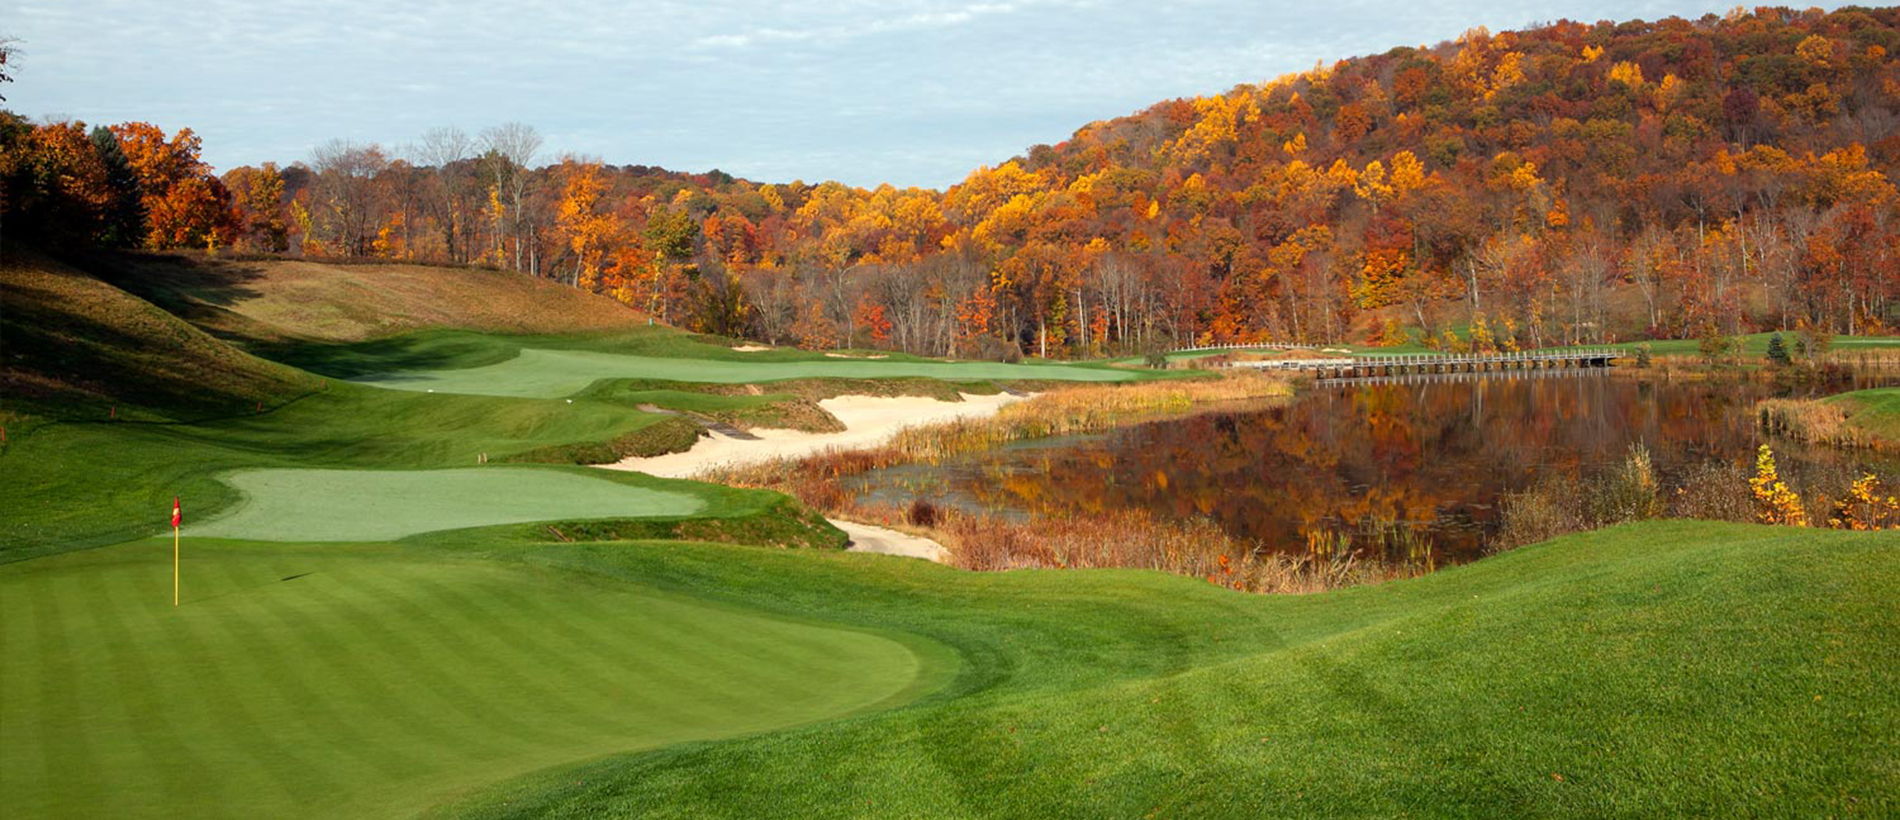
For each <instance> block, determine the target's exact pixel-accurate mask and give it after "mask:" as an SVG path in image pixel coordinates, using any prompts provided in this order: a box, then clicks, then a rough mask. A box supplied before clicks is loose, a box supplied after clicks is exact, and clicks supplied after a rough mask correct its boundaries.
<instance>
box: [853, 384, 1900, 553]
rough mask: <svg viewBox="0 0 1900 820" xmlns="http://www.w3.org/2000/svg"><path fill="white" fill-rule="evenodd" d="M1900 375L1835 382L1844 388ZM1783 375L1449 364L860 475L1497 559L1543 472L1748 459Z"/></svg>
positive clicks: (1013, 500) (961, 495)
mask: <svg viewBox="0 0 1900 820" xmlns="http://www.w3.org/2000/svg"><path fill="white" fill-rule="evenodd" d="M1882 383H1884V384H1891V383H1894V380H1893V379H1884V380H1874V381H1871V382H1870V381H1868V380H1865V379H1863V380H1862V381H1861V382H1860V383H1856V384H1834V385H1829V386H1826V387H1825V388H1821V389H1819V390H1818V391H1817V390H1802V391H1792V392H1793V393H1794V394H1797V395H1800V394H1814V393H1832V392H1839V391H1842V390H1849V389H1855V388H1857V387H1863V386H1873V385H1874V384H1882ZM1790 393H1791V391H1790V390H1788V389H1786V388H1780V389H1777V388H1775V387H1773V386H1771V385H1767V384H1760V383H1753V382H1704V381H1688V382H1684V381H1675V382H1668V381H1653V380H1643V379H1639V378H1633V377H1631V376H1629V375H1610V374H1608V373H1606V372H1604V371H1600V370H1597V371H1591V370H1584V371H1553V372H1540V373H1525V374H1513V375H1506V376H1497V375H1491V376H1483V375H1466V374H1454V375H1438V376H1423V377H1407V378H1395V379H1386V380H1379V381H1377V382H1370V383H1369V382H1365V381H1358V382H1334V383H1320V384H1319V385H1316V386H1315V387H1313V388H1312V389H1311V390H1310V391H1309V392H1307V393H1306V394H1304V395H1303V396H1302V397H1301V398H1299V399H1298V400H1297V401H1295V402H1293V403H1291V404H1288V405H1284V406H1276V407H1259V406H1254V407H1236V408H1231V409H1223V410H1220V411H1217V412H1209V413H1204V414H1201V415H1196V416H1192V417H1189V418H1184V419H1175V420H1167V421H1158V422H1151V423H1147V424H1142V425H1139V426H1135V427H1130V428H1125V429H1122V430H1117V431H1115V432H1112V433H1108V434H1103V435H1095V436H1079V437H1069V438H1064V439H1052V440H1045V441H1038V442H1031V443H1026V444H1020V445H1015V446H1011V447H1007V448H1004V449H1000V450H997V451H993V452H989V453H984V454H979V455H975V456H970V457H966V458H963V459H960V460H955V461H951V462H949V463H946V464H943V465H939V466H922V465H908V466H902V467H894V468H888V469H885V470H880V471H875V472H872V473H868V474H865V475H863V476H859V477H857V478H856V479H855V480H854V483H853V485H851V486H848V488H847V489H850V490H852V491H854V492H856V493H858V494H859V495H860V496H868V497H869V500H871V501H873V502H884V503H894V504H905V503H909V502H910V501H911V500H912V499H913V498H918V497H923V498H928V499H931V500H933V501H935V502H937V503H939V504H948V505H952V506H958V507H962V508H965V509H978V510H983V511H987V512H991V513H998V514H1004V515H1011V516H1021V515H1076V514H1089V513H1092V512H1099V511H1102V510H1108V509H1117V508H1139V509H1143V510H1147V511H1149V512H1153V513H1157V514H1161V515H1166V516H1172V517H1177V518H1186V517H1192V516H1204V517H1208V518H1211V519H1212V520H1214V521H1216V522H1218V523H1219V524H1220V526H1221V527H1222V528H1224V529H1225V530H1227V531H1228V532H1229V533H1231V534H1233V535H1235V536H1237V537H1239V538H1242V539H1245V540H1248V541H1253V542H1257V543H1259V544H1261V545H1263V546H1264V547H1265V548H1268V549H1276V550H1284V551H1290V552H1298V551H1303V550H1306V549H1308V542H1307V535H1308V534H1309V533H1313V532H1318V531H1326V530H1336V529H1340V528H1352V527H1355V526H1357V525H1358V524H1360V523H1361V522H1366V521H1384V522H1407V523H1408V524H1409V526H1410V527H1411V528H1412V529H1413V530H1415V531H1418V532H1422V533H1425V534H1427V535H1429V537H1430V539H1431V542H1432V544H1433V545H1434V547H1435V549H1436V551H1437V553H1438V559H1439V560H1440V561H1459V560H1468V559H1470V558H1473V557H1476V556H1478V555H1481V554H1483V551H1484V549H1485V545H1486V540H1487V538H1488V537H1489V536H1490V535H1492V534H1493V533H1494V532H1495V530H1496V527H1497V523H1498V513H1497V503H1498V500H1499V497H1500V496H1501V495H1502V494H1503V493H1505V492H1508V491H1513V490H1520V489H1523V488H1524V487H1526V486H1528V485H1529V484H1530V483H1531V482H1532V481H1533V479H1534V478H1536V477H1537V476H1539V475H1543V474H1548V473H1556V474H1558V475H1564V476H1581V475H1589V474H1592V473H1593V472H1594V471H1595V470H1598V469H1601V468H1603V467H1604V466H1606V465H1609V464H1611V463H1614V462H1616V461H1619V460H1620V459H1622V457H1623V455H1624V453H1625V452H1626V451H1627V449H1628V447H1629V445H1630V444H1631V443H1633V442H1643V443H1644V444H1646V445H1647V446H1648V447H1649V448H1650V450H1651V453H1652V457H1653V458H1654V460H1655V464H1656V467H1657V469H1658V471H1659V472H1660V473H1661V476H1662V478H1663V479H1664V485H1665V486H1669V485H1670V484H1671V483H1672V481H1673V480H1674V479H1675V478H1677V477H1679V476H1680V475H1681V474H1682V473H1683V471H1685V470H1687V469H1689V468H1691V467H1694V466H1696V465H1699V464H1702V463H1704V462H1707V461H1709V460H1711V459H1719V460H1725V461H1728V462H1731V463H1738V464H1750V463H1752V458H1753V454H1754V449H1755V446H1756V444H1757V439H1758V437H1757V434H1756V431H1755V428H1754V423H1753V414H1752V409H1753V406H1754V403H1755V402H1756V401H1757V400H1758V399H1761V398H1765V397H1769V396H1774V395H1789V394H1790ZM1777 451H1778V452H1779V453H1780V454H1781V455H1780V458H1781V461H1782V464H1783V470H1784V472H1789V473H1800V472H1801V471H1804V470H1821V469H1823V468H1831V470H1829V471H1830V472H1835V471H1841V470H1844V469H1846V468H1850V467H1852V468H1859V469H1871V470H1874V471H1876V472H1878V473H1881V474H1883V476H1886V477H1888V480H1889V481H1892V480H1893V477H1894V476H1896V475H1900V473H1897V472H1896V469H1895V467H1896V463H1895V459H1893V458H1891V457H1874V456H1870V455H1868V454H1865V453H1843V452H1840V451H1835V450H1832V449H1828V448H1806V447H1799V446H1794V445H1788V444H1777Z"/></svg>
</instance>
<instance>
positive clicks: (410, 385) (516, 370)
mask: <svg viewBox="0 0 1900 820" xmlns="http://www.w3.org/2000/svg"><path fill="white" fill-rule="evenodd" d="M906 376H926V377H931V378H938V379H1056V380H1065V381H1095V382H1107V381H1126V380H1130V379H1135V378H1140V374H1139V373H1136V372H1134V371H1121V370H1112V369H1108V368H1101V367H1076V366H1071V365H1060V364H1002V363H998V362H919V361H881V360H864V359H824V360H813V361H760V362H743V361H737V362H736V361H725V360H713V359H670V358H662V357H655V356H629V355H624V354H619V353H603V352H599V351H592V350H542V349H538V348H524V349H522V350H521V352H520V355H517V356H515V357H514V358H512V359H509V360H507V361H504V362H500V363H498V364H491V365H485V366H482V367H469V368H461V369H455V370H399V371H393V372H389V373H383V374H379V375H375V376H367V377H363V378H361V379H358V381H361V382H363V383H366V384H374V385H376V386H378V387H393V388H398V389H402V390H433V391H435V392H437V393H468V394H474V395H484V396H522V397H535V398H554V397H558V396H569V395H573V394H575V393H578V392H580V391H581V390H584V389H586V388H587V386H588V385H590V384H593V383H594V382H596V381H599V380H600V379H633V378H638V379H664V380H668V381H682V382H718V383H723V384H746V383H751V382H770V381H780V380H784V379H803V378H823V377H833V378H849V379H888V378H899V377H906Z"/></svg>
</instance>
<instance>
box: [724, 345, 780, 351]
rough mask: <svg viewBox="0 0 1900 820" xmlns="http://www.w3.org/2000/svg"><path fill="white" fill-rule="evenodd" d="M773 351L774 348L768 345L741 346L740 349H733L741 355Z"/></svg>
mask: <svg viewBox="0 0 1900 820" xmlns="http://www.w3.org/2000/svg"><path fill="white" fill-rule="evenodd" d="M771 349H772V348H771V347H769V346H767V345H739V346H738V347H735V348H733V350H734V351H737V352H739V353H758V352H760V351H764V350H771Z"/></svg>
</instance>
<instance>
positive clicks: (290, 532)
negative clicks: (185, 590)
mask: <svg viewBox="0 0 1900 820" xmlns="http://www.w3.org/2000/svg"><path fill="white" fill-rule="evenodd" d="M226 481H227V482H228V483H230V484H231V486H232V487H234V488H236V489H237V490H238V491H239V492H241V493H243V495H244V501H243V503H242V504H240V505H239V506H238V507H237V508H236V509H234V510H232V511H231V512H229V513H228V514H226V515H223V516H220V517H218V518H214V519H212V520H210V521H208V522H206V523H204V524H195V525H193V526H191V527H189V528H188V529H187V530H186V532H187V533H189V534H190V535H192V536H193V537H210V538H249V539H255V540H263V541H386V540H393V539H397V538H401V537H403V536H407V535H414V534H416V533H421V532H432V531H435V530H449V529H461V528H464V527H480V526H486V525H489V524H513V523H519V522H523V521H547V520H550V519H567V518H641V517H656V516H669V517H673V516H687V515H692V514H693V513H696V512H699V511H700V510H701V509H704V508H705V506H706V505H705V502H704V501H702V500H701V499H699V498H698V497H695V496H693V495H689V494H686V493H680V492H667V491H664V490H651V489H645V488H641V487H631V486H628V485H625V484H620V483H617V482H613V481H607V480H604V479H601V478H596V477H593V476H582V475H576V474H574V473H567V472H554V471H550V470H537V469H532V468H512V469H510V468H500V467H497V468H493V469H475V468H464V469H458V470H281V469H280V470H245V471H242V472H238V473H235V474H233V475H231V476H229V477H228V478H227V479H226Z"/></svg>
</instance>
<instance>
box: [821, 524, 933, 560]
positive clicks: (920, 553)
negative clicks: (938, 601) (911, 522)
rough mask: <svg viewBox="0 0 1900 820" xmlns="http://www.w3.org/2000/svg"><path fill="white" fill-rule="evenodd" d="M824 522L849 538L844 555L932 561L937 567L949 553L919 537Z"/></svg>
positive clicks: (883, 528) (883, 529)
mask: <svg viewBox="0 0 1900 820" xmlns="http://www.w3.org/2000/svg"><path fill="white" fill-rule="evenodd" d="M826 520H828V521H830V522H831V523H832V526H835V527H837V528H838V529H841V530H844V534H845V535H848V536H851V546H849V547H846V548H845V551H846V552H875V553H879V554H882V555H901V556H904V557H906V558H922V559H924V560H925V561H935V562H937V563H939V564H941V563H943V561H944V559H945V558H948V557H949V556H950V550H948V549H945V548H944V546H943V545H942V544H939V543H937V542H935V541H932V540H930V539H928V538H924V537H923V536H919V535H911V534H910V533H906V532H898V531H897V530H893V529H889V528H887V527H878V526H873V525H870V524H859V523H857V522H856V521H840V520H838V519H836V518H830V519H826Z"/></svg>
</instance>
